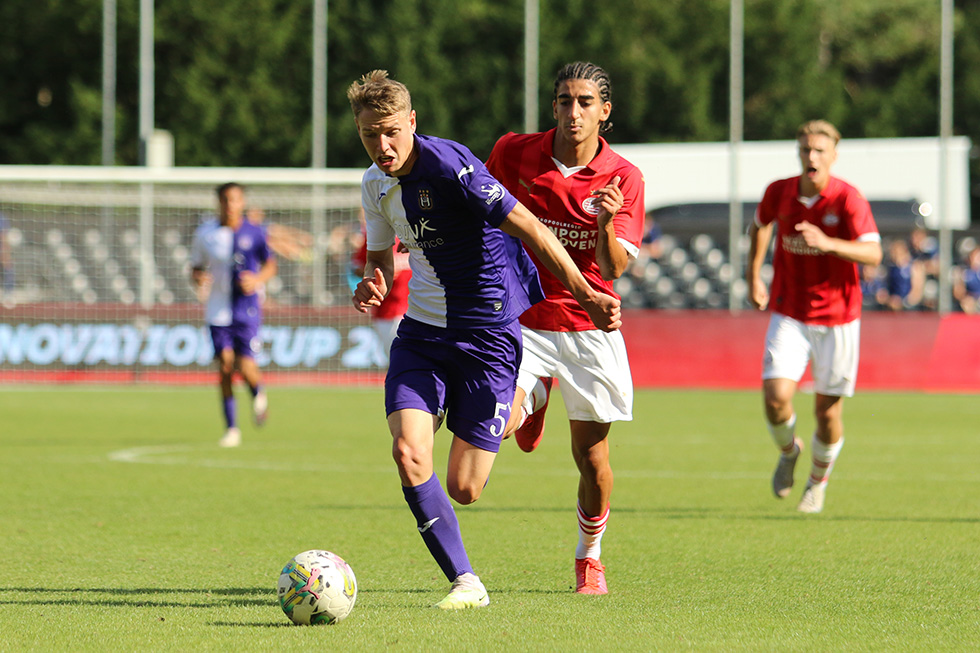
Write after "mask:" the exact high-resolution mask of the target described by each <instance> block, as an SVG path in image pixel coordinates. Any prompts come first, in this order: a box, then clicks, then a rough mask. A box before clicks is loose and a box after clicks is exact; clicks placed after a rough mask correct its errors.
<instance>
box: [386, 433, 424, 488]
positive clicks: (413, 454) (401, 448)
mask: <svg viewBox="0 0 980 653" xmlns="http://www.w3.org/2000/svg"><path fill="white" fill-rule="evenodd" d="M424 453H425V452H423V451H420V450H419V449H418V448H416V447H412V446H411V445H409V444H408V443H406V442H405V441H404V440H399V439H396V440H395V442H394V444H393V446H392V448H391V457H392V458H393V459H394V461H395V464H396V465H397V466H398V469H399V470H400V471H401V472H403V473H404V474H405V475H407V476H408V477H415V476H417V475H418V474H419V472H420V471H421V470H422V468H423V467H425V459H424ZM423 480H424V479H423Z"/></svg>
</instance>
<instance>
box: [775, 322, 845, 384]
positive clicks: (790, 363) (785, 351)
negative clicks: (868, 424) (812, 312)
mask: <svg viewBox="0 0 980 653" xmlns="http://www.w3.org/2000/svg"><path fill="white" fill-rule="evenodd" d="M860 340H861V320H860V319H858V320H854V321H853V322H848V323H847V324H841V325H838V326H821V325H818V324H804V323H803V322H800V321H799V320H794V319H793V318H791V317H787V316H785V315H780V314H779V313H773V314H772V317H770V318H769V329H768V331H766V351H765V354H764V356H763V358H762V378H763V379H792V380H793V381H797V382H798V381H799V380H800V379H801V378H802V377H803V372H804V371H806V366H807V363H809V362H812V363H813V367H812V369H811V373H812V374H813V389H814V390H815V391H816V392H817V393H818V394H822V395H829V396H832V397H852V396H854V385H855V383H856V382H857V369H858V355H859V345H860Z"/></svg>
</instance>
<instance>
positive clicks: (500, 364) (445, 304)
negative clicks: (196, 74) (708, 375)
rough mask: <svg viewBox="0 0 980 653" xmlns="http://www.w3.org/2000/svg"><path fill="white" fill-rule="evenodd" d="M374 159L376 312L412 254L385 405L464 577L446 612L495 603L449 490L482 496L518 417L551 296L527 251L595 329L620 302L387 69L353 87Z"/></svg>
mask: <svg viewBox="0 0 980 653" xmlns="http://www.w3.org/2000/svg"><path fill="white" fill-rule="evenodd" d="M347 97H348V99H349V100H350V104H351V110H352V111H353V113H354V123H355V126H356V127H357V132H358V135H359V136H360V139H361V143H362V144H363V145H364V149H365V150H366V151H367V153H368V156H370V157H371V160H372V162H373V165H372V166H371V167H370V168H369V169H368V170H367V171H366V172H365V173H364V178H363V180H362V184H361V191H362V192H361V200H362V203H363V205H364V211H365V219H366V230H367V249H368V252H367V262H366V265H365V268H364V278H363V279H362V280H361V281H360V283H358V285H357V288H356V289H355V291H354V297H353V301H354V306H355V307H357V309H358V310H360V311H361V312H366V311H367V310H369V309H370V307H372V306H377V305H379V304H380V303H381V300H382V299H383V298H384V296H385V294H386V293H387V291H388V289H389V288H390V287H391V281H392V274H393V268H394V264H393V255H392V245H393V244H394V242H395V237H396V236H397V237H398V238H399V239H400V240H401V242H402V244H403V245H405V246H406V247H407V249H408V251H409V266H410V267H411V269H412V279H411V281H410V283H409V306H408V311H407V312H406V315H405V318H404V319H403V320H402V323H401V325H400V326H399V328H398V335H397V337H396V338H395V341H394V343H393V344H392V347H391V358H390V364H389V368H388V374H387V377H386V379H385V410H386V413H387V416H388V428H389V429H390V431H391V435H392V439H393V446H392V455H393V457H394V459H395V464H396V465H397V467H398V474H399V476H400V478H401V484H402V491H403V493H404V495H405V500H406V501H407V502H408V505H409V507H410V508H411V510H412V513H413V515H414V516H415V520H416V523H417V526H418V531H419V533H420V534H421V535H422V539H423V541H424V542H425V545H426V546H427V547H428V549H429V552H430V553H431V554H432V557H433V558H435V560H436V562H437V563H438V564H439V566H440V568H441V569H442V571H443V573H444V574H445V575H446V578H447V579H448V580H449V581H450V582H451V583H452V588H451V590H450V592H449V594H448V595H447V596H446V597H445V598H444V599H442V600H441V601H439V602H438V603H436V605H435V607H438V608H442V609H446V610H457V609H462V608H475V607H481V606H485V605H488V604H489V603H490V599H489V597H488V595H487V591H486V588H485V587H484V586H483V583H482V582H480V579H479V578H478V577H477V576H476V575H475V574H474V573H473V568H472V566H471V565H470V561H469V558H468V556H467V554H466V549H465V548H464V546H463V539H462V535H461V533H460V529H459V523H458V522H457V520H456V516H455V512H454V511H453V507H452V504H451V503H450V501H449V497H452V498H453V499H454V500H456V501H457V502H459V503H461V504H469V503H473V502H474V501H476V500H477V499H478V498H479V497H480V494H481V492H482V491H483V487H484V486H485V485H486V482H487V479H488V478H489V475H490V469H491V468H492V466H493V461H494V458H495V457H496V455H497V451H498V450H499V449H500V441H501V436H502V435H503V432H504V427H505V425H506V424H507V420H508V418H509V417H510V411H511V406H512V405H513V400H514V392H515V389H516V384H517V373H518V368H519V367H520V362H521V353H522V346H523V345H522V340H521V331H520V325H519V323H518V321H517V320H518V317H519V316H520V315H521V313H523V312H524V310H525V309H527V308H528V307H529V306H531V305H532V304H534V303H535V302H537V301H540V300H541V299H542V298H543V292H542V290H541V285H540V282H539V280H538V276H537V271H536V268H535V267H534V264H533V263H532V262H531V260H530V257H529V256H528V255H527V253H526V252H525V251H524V249H523V248H522V247H521V245H520V242H519V241H518V240H517V239H518V238H520V240H522V241H524V243H526V244H527V246H528V247H529V248H530V249H531V251H533V252H534V253H535V255H536V256H537V257H538V259H539V260H541V261H542V262H543V263H544V265H546V266H547V268H548V269H549V270H550V271H551V272H552V273H553V274H554V275H555V276H556V277H558V279H560V280H561V282H562V283H563V284H565V285H566V286H567V287H568V288H569V290H571V292H572V294H573V296H574V297H575V299H576V301H578V302H579V303H580V304H581V305H582V306H583V307H584V308H585V309H586V311H587V312H588V314H589V317H590V318H591V319H592V320H593V322H594V323H595V325H596V326H597V327H598V328H600V329H603V330H605V331H612V330H615V329H618V328H619V326H620V309H619V300H618V299H616V298H614V297H611V296H610V295H607V294H605V293H601V292H598V291H596V290H593V289H592V287H591V286H590V285H589V284H588V283H587V282H586V280H585V278H584V277H583V276H582V274H581V273H580V272H579V270H578V268H577V267H576V265H575V263H574V262H573V261H572V259H571V258H570V257H569V255H568V253H567V252H566V251H565V248H564V247H562V245H561V243H559V241H558V239H557V238H556V237H555V236H554V235H553V234H552V233H551V231H550V230H549V229H548V228H547V227H545V226H544V225H543V224H541V223H540V222H539V221H538V220H537V218H535V217H534V215H532V214H531V213H530V212H529V211H528V210H527V209H526V208H525V207H524V206H523V205H522V204H520V203H518V201H517V199H516V198H514V196H513V195H511V194H510V193H509V192H507V190H506V189H504V187H503V186H502V185H501V184H500V183H499V182H498V181H497V180H496V179H494V178H493V177H492V176H491V175H490V174H489V173H488V172H487V170H486V167H485V166H484V165H483V163H482V162H481V161H480V159H479V158H477V157H476V156H474V155H473V153H472V152H470V151H469V150H468V149H467V148H466V147H464V146H462V145H460V144H459V143H455V142H453V141H449V140H445V139H440V138H434V137H431V136H423V135H421V134H416V116H415V111H414V110H412V100H411V96H410V94H409V91H408V89H407V88H406V87H405V86H404V85H403V84H401V83H400V82H396V81H394V80H392V79H389V78H388V73H387V72H386V71H383V70H375V71H372V72H370V73H368V74H366V75H364V76H363V77H362V78H361V79H360V81H358V82H354V83H353V84H351V86H350V88H349V89H348V91H347ZM443 417H445V421H446V426H447V427H448V428H449V430H450V431H452V432H453V441H452V445H451V446H450V450H449V462H448V470H447V476H446V490H447V491H448V496H447V492H446V491H444V490H443V488H442V486H441V485H440V483H439V479H438V477H437V476H436V475H435V473H434V470H433V460H432V447H433V440H434V436H435V432H436V430H437V429H438V427H439V425H440V424H441V423H442V420H443Z"/></svg>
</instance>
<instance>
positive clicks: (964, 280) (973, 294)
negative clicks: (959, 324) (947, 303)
mask: <svg viewBox="0 0 980 653" xmlns="http://www.w3.org/2000/svg"><path fill="white" fill-rule="evenodd" d="M953 297H955V298H956V301H957V302H958V303H959V306H960V308H961V309H962V310H963V312H964V313H970V314H974V313H978V312H980V246H977V247H974V248H973V249H972V250H970V254H969V255H968V256H967V259H966V267H963V268H958V269H956V270H955V277H954V278H953Z"/></svg>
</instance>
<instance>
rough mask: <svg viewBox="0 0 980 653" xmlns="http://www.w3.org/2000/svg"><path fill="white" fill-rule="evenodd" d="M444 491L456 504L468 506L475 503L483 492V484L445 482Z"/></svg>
mask: <svg viewBox="0 0 980 653" xmlns="http://www.w3.org/2000/svg"><path fill="white" fill-rule="evenodd" d="M446 492H447V493H448V494H449V496H450V497H452V499H453V501H455V502H456V503H458V504H461V505H464V506H468V505H469V504H471V503H476V500H477V499H479V498H480V495H481V494H483V486H482V485H476V484H468V485H460V484H458V483H447V487H446Z"/></svg>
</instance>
